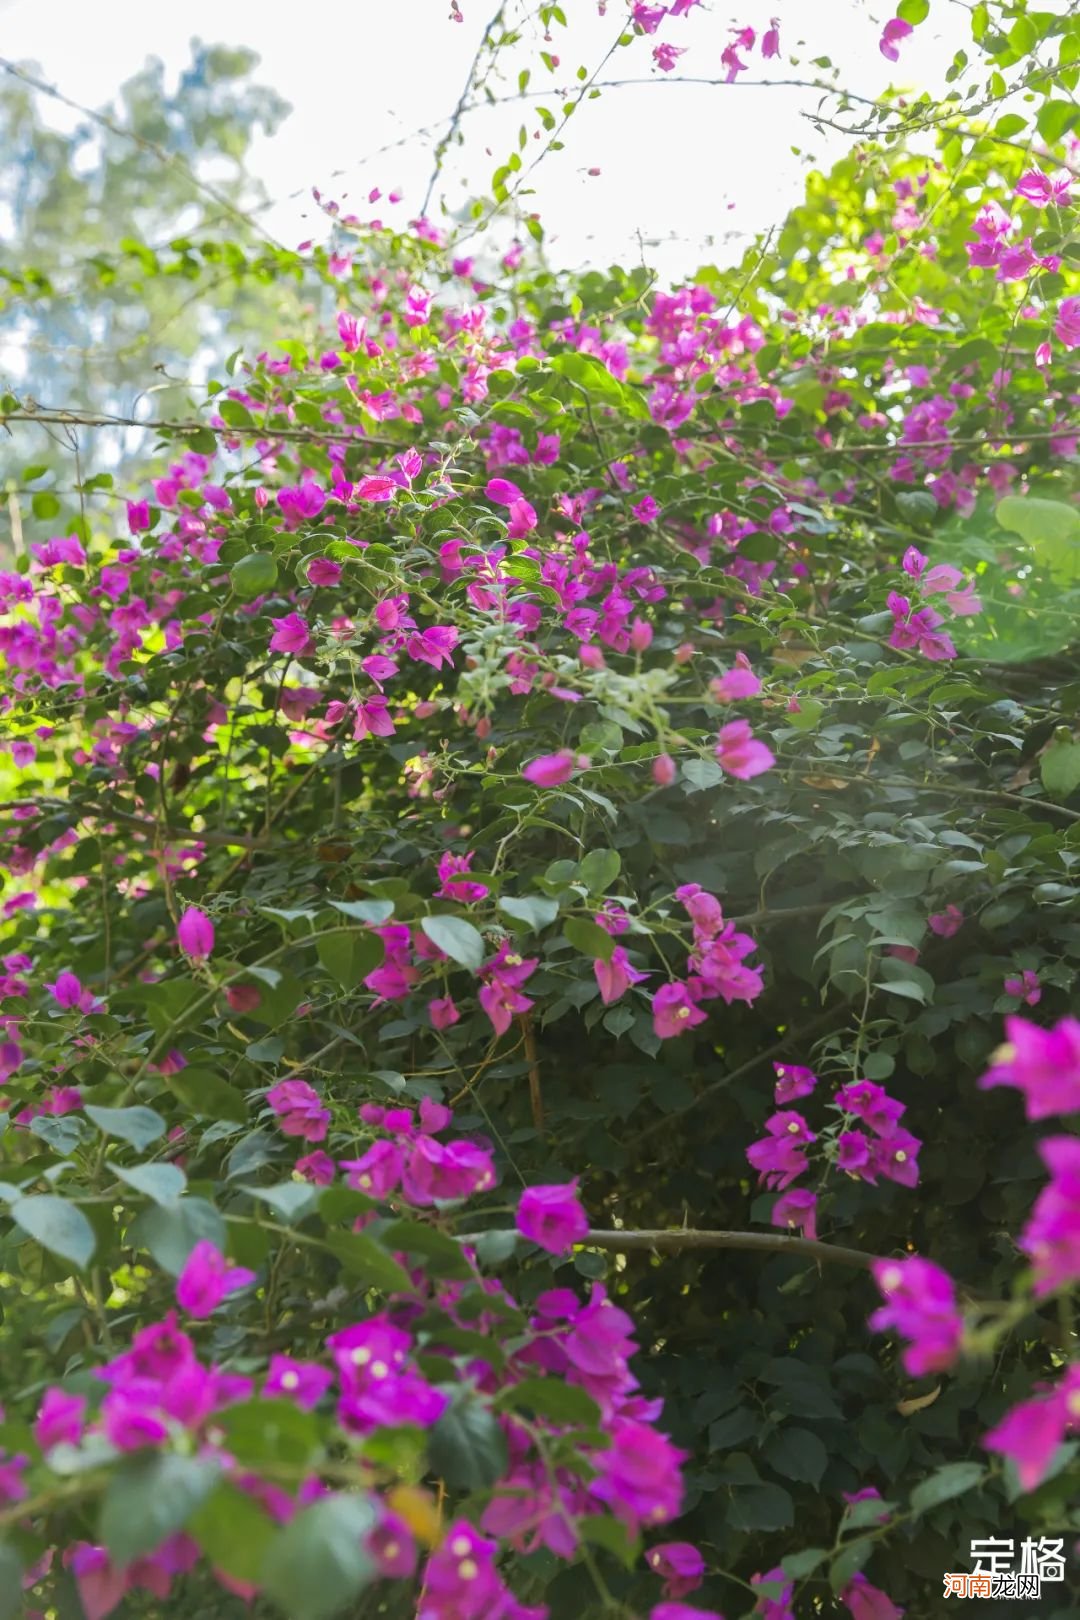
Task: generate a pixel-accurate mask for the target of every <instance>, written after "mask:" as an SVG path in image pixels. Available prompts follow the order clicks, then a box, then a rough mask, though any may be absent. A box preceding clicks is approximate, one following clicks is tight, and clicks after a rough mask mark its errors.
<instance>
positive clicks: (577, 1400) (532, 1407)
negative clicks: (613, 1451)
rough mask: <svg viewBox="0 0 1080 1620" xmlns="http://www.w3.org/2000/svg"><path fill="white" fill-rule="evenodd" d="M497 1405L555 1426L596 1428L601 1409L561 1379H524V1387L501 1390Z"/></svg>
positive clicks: (522, 1383) (496, 1401)
mask: <svg viewBox="0 0 1080 1620" xmlns="http://www.w3.org/2000/svg"><path fill="white" fill-rule="evenodd" d="M493 1404H494V1406H495V1408H496V1410H497V1411H500V1412H505V1411H506V1410H507V1409H508V1408H509V1409H511V1410H516V1409H518V1408H519V1407H521V1408H524V1410H525V1411H528V1412H535V1413H536V1414H537V1416H538V1417H546V1418H550V1419H551V1421H552V1422H553V1423H566V1424H580V1425H582V1426H584V1427H595V1426H596V1424H597V1423H598V1422H599V1419H600V1408H599V1407H598V1406H597V1404H596V1402H595V1401H594V1400H593V1398H592V1396H591V1395H587V1394H586V1393H585V1391H584V1390H583V1389H579V1388H578V1386H577V1385H576V1384H567V1383H564V1382H563V1380H562V1379H559V1378H523V1379H522V1381H521V1382H520V1384H512V1385H510V1386H509V1387H508V1388H507V1389H504V1390H501V1391H500V1393H499V1394H498V1395H497V1396H496V1398H495V1401H494V1403H493Z"/></svg>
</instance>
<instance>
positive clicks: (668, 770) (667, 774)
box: [652, 754, 679, 787]
mask: <svg viewBox="0 0 1080 1620" xmlns="http://www.w3.org/2000/svg"><path fill="white" fill-rule="evenodd" d="M678 774H679V767H678V766H677V765H676V763H675V761H674V760H673V759H672V757H671V755H670V754H657V756H656V758H655V759H654V760H653V762H652V779H653V781H654V782H655V783H656V785H657V787H670V786H671V784H672V783H673V782H674V781H675V779H676V777H677V776H678Z"/></svg>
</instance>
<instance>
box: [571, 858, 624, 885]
mask: <svg viewBox="0 0 1080 1620" xmlns="http://www.w3.org/2000/svg"><path fill="white" fill-rule="evenodd" d="M621 871H622V856H621V855H620V854H619V852H618V850H615V849H590V851H589V853H588V854H587V855H586V856H585V857H584V858H583V860H582V861H581V863H580V865H579V866H578V872H579V873H580V876H581V881H582V883H584V884H585V885H586V886H587V888H588V890H589V893H590V894H603V892H604V890H605V889H610V887H611V885H612V884H613V883H614V881H615V879H616V878H617V877H618V875H619V873H620V872H621Z"/></svg>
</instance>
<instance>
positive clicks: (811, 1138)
mask: <svg viewBox="0 0 1080 1620" xmlns="http://www.w3.org/2000/svg"><path fill="white" fill-rule="evenodd" d="M765 1129H766V1131H767V1132H768V1133H769V1134H768V1135H767V1136H764V1137H762V1139H761V1140H760V1141H759V1142H751V1144H750V1146H749V1147H748V1148H747V1150H746V1157H747V1158H748V1159H749V1161H750V1163H751V1164H752V1165H753V1167H754V1169H755V1170H756V1171H757V1172H758V1176H759V1178H760V1181H761V1183H762V1185H763V1186H766V1187H775V1188H776V1189H777V1191H778V1192H783V1191H784V1188H785V1187H790V1185H791V1183H792V1182H793V1181H794V1180H795V1179H796V1178H797V1177H798V1176H801V1175H802V1174H803V1172H804V1171H805V1170H806V1169H807V1168H808V1164H809V1161H808V1159H807V1157H806V1152H805V1149H806V1147H807V1146H808V1145H809V1143H811V1142H816V1141H817V1136H816V1135H815V1133H814V1132H813V1131H812V1130H811V1129H810V1127H809V1125H808V1124H807V1123H806V1120H805V1119H804V1118H803V1116H802V1115H801V1114H799V1113H796V1112H795V1110H793V1109H786V1110H781V1112H780V1113H777V1114H773V1115H772V1116H771V1117H770V1118H769V1119H767V1120H766V1121H765Z"/></svg>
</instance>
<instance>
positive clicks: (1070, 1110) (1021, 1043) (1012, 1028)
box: [978, 1016, 1080, 1120]
mask: <svg viewBox="0 0 1080 1620" xmlns="http://www.w3.org/2000/svg"><path fill="white" fill-rule="evenodd" d="M978 1083H979V1086H980V1088H981V1089H983V1090H988V1089H989V1088H990V1087H991V1086H1015V1087H1016V1088H1017V1090H1019V1091H1022V1092H1023V1093H1024V1103H1025V1106H1026V1108H1027V1117H1028V1119H1032V1120H1034V1119H1046V1118H1047V1117H1048V1116H1049V1115H1051V1114H1074V1113H1077V1112H1080V1021H1077V1019H1075V1018H1062V1019H1061V1020H1060V1021H1059V1022H1058V1023H1057V1024H1055V1025H1054V1027H1053V1028H1052V1029H1040V1027H1039V1026H1038V1024H1030V1023H1028V1021H1027V1019H1026V1018H1017V1017H1015V1016H1010V1017H1008V1018H1006V1020H1005V1045H1004V1046H1002V1047H999V1048H998V1050H997V1051H996V1052H995V1053H994V1054H993V1057H992V1059H991V1066H990V1068H989V1069H988V1070H987V1072H986V1073H985V1074H984V1075H982V1077H981V1078H980V1080H979V1082H978Z"/></svg>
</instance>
